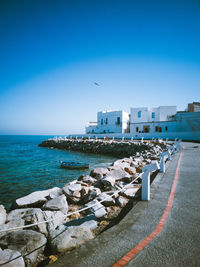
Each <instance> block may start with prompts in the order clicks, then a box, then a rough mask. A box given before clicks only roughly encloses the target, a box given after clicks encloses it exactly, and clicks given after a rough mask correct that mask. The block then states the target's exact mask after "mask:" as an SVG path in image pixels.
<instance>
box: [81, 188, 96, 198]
mask: <svg viewBox="0 0 200 267" xmlns="http://www.w3.org/2000/svg"><path fill="white" fill-rule="evenodd" d="M93 188H94V186H82V189H81V198H84V197H85V196H87V195H88V193H89V192H90V191H92V190H93Z"/></svg>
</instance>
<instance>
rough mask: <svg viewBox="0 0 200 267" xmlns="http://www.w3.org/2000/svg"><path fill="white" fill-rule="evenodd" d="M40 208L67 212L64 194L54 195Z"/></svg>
mask: <svg viewBox="0 0 200 267" xmlns="http://www.w3.org/2000/svg"><path fill="white" fill-rule="evenodd" d="M42 209H43V210H52V211H56V210H60V211H61V212H62V213H64V214H67V212H68V203H67V200H66V197H65V195H61V196H59V197H55V198H53V199H51V200H49V201H48V202H46V203H45V204H44V205H43V206H42Z"/></svg>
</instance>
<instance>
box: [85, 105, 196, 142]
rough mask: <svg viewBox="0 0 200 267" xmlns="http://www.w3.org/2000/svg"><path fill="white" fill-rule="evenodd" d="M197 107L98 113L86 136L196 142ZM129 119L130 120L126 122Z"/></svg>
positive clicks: (170, 107)
mask: <svg viewBox="0 0 200 267" xmlns="http://www.w3.org/2000/svg"><path fill="white" fill-rule="evenodd" d="M199 108H200V103H199V102H193V103H192V104H188V108H187V111H179V112H176V107H175V106H161V107H157V108H150V109H149V108H145V107H143V108H131V114H130V116H129V114H128V113H126V112H124V111H122V110H121V111H119V110H118V111H117V110H115V111H102V112H98V114H97V122H95V123H90V125H89V126H88V127H87V128H86V134H98V136H99V137H104V136H105V134H106V136H110V137H116V138H122V137H124V138H132V137H133V138H134V139H140V138H142V137H143V138H144V139H152V138H153V137H154V138H169V139H175V138H178V139H182V140H194V141H200V109H199ZM129 117H130V118H129Z"/></svg>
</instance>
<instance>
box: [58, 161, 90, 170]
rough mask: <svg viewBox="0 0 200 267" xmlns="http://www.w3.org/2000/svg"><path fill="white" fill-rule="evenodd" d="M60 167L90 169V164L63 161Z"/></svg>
mask: <svg viewBox="0 0 200 267" xmlns="http://www.w3.org/2000/svg"><path fill="white" fill-rule="evenodd" d="M60 167H61V168H63V169H89V164H88V163H85V162H73V161H61V164H60Z"/></svg>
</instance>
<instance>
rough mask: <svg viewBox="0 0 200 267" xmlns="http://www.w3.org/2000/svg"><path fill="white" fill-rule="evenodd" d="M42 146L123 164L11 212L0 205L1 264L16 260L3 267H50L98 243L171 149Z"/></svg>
mask: <svg viewBox="0 0 200 267" xmlns="http://www.w3.org/2000/svg"><path fill="white" fill-rule="evenodd" d="M40 146H43V147H51V148H52V147H53V148H59V149H71V150H76V151H82V152H90V153H103V154H110V153H111V150H112V155H116V156H118V157H121V156H122V155H123V157H124V156H125V158H122V159H119V160H116V161H115V162H114V163H113V164H112V165H111V166H110V167H108V168H97V169H94V170H91V172H90V175H81V176H80V177H78V178H77V180H75V181H73V182H70V183H68V184H66V185H65V186H64V187H63V188H58V187H54V188H51V189H48V190H44V191H36V192H33V193H31V194H29V195H27V196H24V197H22V198H19V199H16V200H15V201H14V203H13V204H12V208H11V210H10V211H6V209H5V208H4V206H3V205H0V264H4V263H6V262H9V261H10V260H11V259H15V258H16V259H15V260H13V261H10V262H9V265H8V263H7V264H5V265H4V266H37V265H38V264H39V263H40V264H41V262H43V264H48V263H49V262H52V261H55V260H56V259H57V257H59V255H60V254H62V253H66V252H69V251H71V250H72V249H74V248H76V247H77V246H80V245H81V244H83V243H84V242H86V241H88V240H90V239H92V238H94V237H95V236H96V235H98V234H99V233H100V232H101V231H102V230H103V229H105V227H106V226H107V225H108V224H109V223H110V222H112V220H113V219H114V218H116V217H117V216H118V214H119V213H120V212H121V211H122V209H123V208H124V207H125V206H126V205H127V203H128V202H129V201H130V200H131V199H133V198H134V197H140V194H139V192H140V190H139V189H140V188H141V178H140V177H139V178H138V179H137V177H138V176H139V174H140V173H141V172H142V167H143V166H144V165H146V164H150V163H151V162H152V161H154V160H159V159H160V153H162V152H163V151H164V150H167V148H168V147H169V144H165V143H164V142H161V141H160V142H148V143H147V142H146V143H145V142H143V143H138V142H137V143H135V142H133V141H129V142H125V141H123V142H119V141H113V140H107V141H106V140H105V141H98V140H52V139H51V140H46V141H44V142H42V144H40ZM124 186H125V188H124ZM119 191H120V192H119ZM40 222H42V223H40ZM12 228H14V229H13V230H10V231H7V230H8V229H12ZM40 266H41V265H40Z"/></svg>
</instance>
